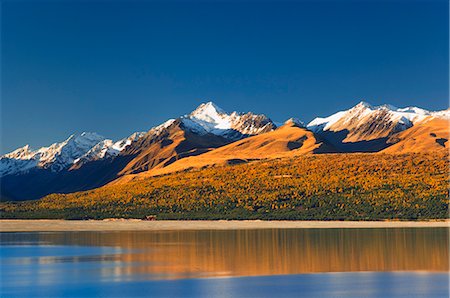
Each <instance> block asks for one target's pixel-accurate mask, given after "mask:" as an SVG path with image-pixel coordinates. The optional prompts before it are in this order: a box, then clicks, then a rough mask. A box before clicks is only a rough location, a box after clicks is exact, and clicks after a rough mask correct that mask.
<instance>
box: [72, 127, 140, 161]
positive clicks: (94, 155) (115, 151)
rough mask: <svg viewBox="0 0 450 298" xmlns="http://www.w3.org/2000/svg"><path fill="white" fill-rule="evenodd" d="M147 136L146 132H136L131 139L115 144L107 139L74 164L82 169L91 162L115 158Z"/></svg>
mask: <svg viewBox="0 0 450 298" xmlns="http://www.w3.org/2000/svg"><path fill="white" fill-rule="evenodd" d="M145 134H146V133H145V132H135V133H133V134H132V135H130V136H129V137H127V138H124V139H121V140H119V141H117V142H113V141H112V140H110V139H105V140H103V141H101V142H99V143H98V144H96V145H95V146H94V147H92V148H91V149H90V150H89V151H88V152H86V153H85V154H84V155H83V156H81V157H80V158H78V159H76V160H74V162H73V164H76V165H77V167H80V166H81V165H83V164H86V163H88V162H90V161H94V160H99V159H104V158H110V157H115V156H117V155H119V153H120V152H122V151H123V150H124V149H125V148H126V147H127V146H129V145H131V143H132V142H134V141H136V140H138V139H139V138H141V137H142V136H144V135H145Z"/></svg>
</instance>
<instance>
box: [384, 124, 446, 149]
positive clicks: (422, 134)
mask: <svg viewBox="0 0 450 298" xmlns="http://www.w3.org/2000/svg"><path fill="white" fill-rule="evenodd" d="M449 124H450V123H449V121H448V120H445V119H431V120H428V121H424V122H421V123H419V124H416V125H414V126H413V127H411V128H409V129H407V130H405V131H402V132H400V133H398V134H396V135H394V136H393V137H392V138H391V139H390V141H391V142H395V144H393V145H392V146H390V147H388V148H386V149H384V150H383V151H381V152H382V153H408V152H439V151H441V152H448V148H449V144H448V139H449V131H450V130H449Z"/></svg>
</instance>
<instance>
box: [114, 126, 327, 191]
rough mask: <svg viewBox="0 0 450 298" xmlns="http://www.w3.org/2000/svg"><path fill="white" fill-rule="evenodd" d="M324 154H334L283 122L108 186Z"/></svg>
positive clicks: (310, 135) (302, 129) (318, 142)
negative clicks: (260, 161)
mask: <svg viewBox="0 0 450 298" xmlns="http://www.w3.org/2000/svg"><path fill="white" fill-rule="evenodd" d="M325 152H335V150H334V149H333V147H332V146H330V145H328V144H326V143H325V142H324V141H321V140H319V139H317V137H316V136H315V135H314V134H313V133H312V132H311V131H309V130H307V129H305V128H302V127H299V126H297V125H296V124H295V123H293V122H287V123H286V124H285V125H283V126H281V127H280V128H278V129H276V130H274V131H270V132H267V133H264V134H260V135H256V136H252V137H248V138H245V139H242V140H239V141H236V142H233V143H231V144H228V145H225V146H222V147H219V148H216V149H214V150H211V151H209V152H206V153H203V154H200V155H196V156H190V157H187V158H183V159H179V160H177V161H175V162H174V163H171V164H169V165H161V166H157V167H155V168H153V169H152V170H150V171H148V172H143V173H140V174H138V175H127V176H124V177H121V178H120V179H118V180H117V181H114V182H112V183H113V184H114V183H127V182H129V181H130V180H132V179H141V178H144V177H148V176H155V175H161V174H167V173H172V172H177V171H181V170H186V169H190V168H202V167H207V166H213V165H214V166H222V165H228V164H238V163H244V162H247V161H252V160H259V159H273V158H280V157H289V156H290V157H294V156H298V155H303V154H309V153H325Z"/></svg>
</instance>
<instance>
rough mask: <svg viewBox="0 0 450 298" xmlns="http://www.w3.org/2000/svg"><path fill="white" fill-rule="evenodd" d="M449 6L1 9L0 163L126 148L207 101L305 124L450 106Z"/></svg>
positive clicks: (9, 5)
mask: <svg viewBox="0 0 450 298" xmlns="http://www.w3.org/2000/svg"><path fill="white" fill-rule="evenodd" d="M448 11H449V10H448V2H447V1H446V0H426V1H406V0H397V1H375V0H372V1H368V0H366V1H364V0H361V1H344V0H342V1H339V0H334V1H332V0H330V1H289V2H281V1H273V2H269V1H265V2H260V1H202V2H196V1H182V2H175V1H164V2H163V1H159V2H158V1H123V2H122V1H114V2H108V1H98V2H93V1H48V2H43V1H38V0H33V1H23V0H22V1H19V0H16V1H11V0H10V1H8V0H4V1H2V12H1V13H2V15H1V21H2V24H1V25H2V28H1V31H2V32H1V33H2V36H1V38H2V40H1V41H2V43H1V50H2V53H1V58H2V60H1V62H2V66H1V70H2V90H1V91H2V93H1V97H2V98H1V112H2V114H1V122H2V149H1V150H2V153H4V152H7V151H10V150H12V149H15V148H17V147H19V146H23V145H25V144H27V143H28V144H30V145H32V146H33V147H35V148H37V147H39V146H43V145H48V144H50V143H52V142H55V141H60V140H63V139H65V138H66V137H67V136H68V135H69V134H71V133H73V132H81V131H95V132H98V133H100V134H102V135H104V136H106V137H110V138H114V139H117V138H120V137H124V136H127V135H128V134H130V133H132V132H133V131H139V130H148V129H149V128H151V127H152V126H154V125H157V124H159V123H161V122H163V121H164V120H166V119H168V118H171V117H176V116H179V115H181V114H185V113H187V112H189V111H191V110H192V109H194V108H195V107H196V106H197V105H198V104H199V103H201V102H203V101H208V100H212V101H214V102H215V103H217V104H218V105H219V106H221V107H222V108H223V109H225V110H228V111H233V110H237V111H250V110H251V111H254V112H257V113H265V114H267V115H268V116H270V117H271V118H272V119H273V120H276V121H283V120H285V119H287V118H289V117H292V116H295V117H298V118H300V119H302V120H304V121H309V120H311V119H312V118H314V117H315V116H325V115H329V114H331V113H333V112H335V111H337V110H339V109H345V108H348V107H350V106H353V105H354V104H356V103H357V102H358V101H360V100H361V99H365V100H366V101H368V102H370V103H372V104H382V103H390V104H393V105H396V106H407V105H416V106H420V107H423V108H427V109H432V110H437V109H445V108H447V106H448V80H449V77H448V63H449V58H448V43H449V39H448V33H449V32H448V21H449V19H448V18H449V16H448Z"/></svg>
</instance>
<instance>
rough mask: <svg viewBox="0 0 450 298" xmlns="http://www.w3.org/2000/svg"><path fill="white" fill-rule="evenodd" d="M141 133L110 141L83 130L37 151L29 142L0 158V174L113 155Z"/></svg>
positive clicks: (59, 166)
mask: <svg viewBox="0 0 450 298" xmlns="http://www.w3.org/2000/svg"><path fill="white" fill-rule="evenodd" d="M144 134H145V133H143V132H137V133H134V134H132V135H131V136H129V137H128V138H125V139H122V140H119V141H117V142H113V141H112V140H109V139H105V138H104V137H102V136H100V135H98V134H96V133H90V132H83V133H81V134H78V135H75V134H73V135H71V136H70V137H69V138H67V139H66V140H65V141H63V142H60V143H54V144H52V145H50V146H48V147H42V148H40V149H38V150H32V149H31V148H30V146H29V145H26V146H24V147H22V148H19V149H17V150H15V151H13V152H11V153H8V154H5V155H3V156H2V157H0V175H1V176H5V175H10V174H17V173H21V172H27V171H29V170H31V169H33V168H41V169H49V170H51V171H52V172H59V171H61V170H64V169H67V168H69V167H71V166H72V165H73V164H75V163H86V162H89V161H92V160H98V159H102V158H105V157H111V156H116V155H118V154H119V152H120V151H122V150H123V149H124V148H125V147H127V146H128V145H129V144H131V142H133V141H135V140H137V139H138V138H139V137H141V136H143V135H144Z"/></svg>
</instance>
